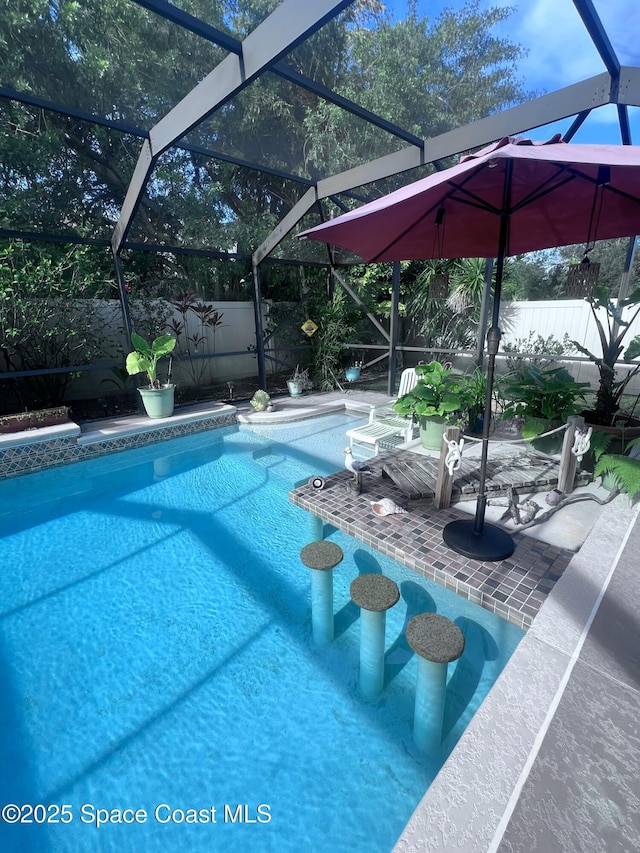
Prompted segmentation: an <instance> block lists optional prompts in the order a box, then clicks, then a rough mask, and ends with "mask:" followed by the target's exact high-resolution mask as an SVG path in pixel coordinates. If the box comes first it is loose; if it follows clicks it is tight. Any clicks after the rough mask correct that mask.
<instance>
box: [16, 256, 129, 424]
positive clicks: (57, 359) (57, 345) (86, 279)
mask: <svg viewBox="0 0 640 853" xmlns="http://www.w3.org/2000/svg"><path fill="white" fill-rule="evenodd" d="M110 275H113V268H112V267H111V269H109V265H108V259H107V256H106V253H105V252H104V251H103V250H97V249H93V248H89V247H86V246H75V247H69V246H61V245H54V246H51V245H45V244H31V243H22V242H21V241H18V240H14V241H9V242H7V243H6V244H5V245H2V246H0V369H2V370H3V371H4V372H12V373H13V372H20V371H41V370H46V369H56V368H64V367H72V366H74V365H82V364H88V363H90V362H91V361H92V360H95V359H96V358H100V357H104V356H105V355H107V353H106V352H105V348H106V343H105V336H106V333H107V331H108V330H109V328H110V327H111V326H112V324H113V319H114V318H113V317H112V316H110V314H109V311H108V310H105V309H104V308H103V305H102V304H101V303H100V302H99V301H98V299H97V297H110V296H111V297H113V296H114V295H115V294H114V285H113V283H112V281H111V280H110ZM72 377H73V374H72V373H65V372H59V373H55V374H51V375H48V376H45V375H32V376H25V377H20V378H18V379H16V380H15V381H13V382H12V390H13V391H14V392H15V393H16V394H17V396H18V400H19V403H20V405H21V407H23V408H24V407H29V408H41V407H43V406H51V405H60V404H61V403H62V402H63V401H64V396H65V391H66V388H67V385H68V384H69V382H70V380H71V379H72Z"/></svg>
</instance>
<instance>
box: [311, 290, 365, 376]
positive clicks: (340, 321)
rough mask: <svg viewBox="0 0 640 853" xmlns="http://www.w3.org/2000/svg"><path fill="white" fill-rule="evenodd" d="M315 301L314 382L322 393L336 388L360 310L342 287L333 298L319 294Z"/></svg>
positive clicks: (313, 315)
mask: <svg viewBox="0 0 640 853" xmlns="http://www.w3.org/2000/svg"><path fill="white" fill-rule="evenodd" d="M311 302H312V306H311V307H310V309H309V316H312V317H313V319H314V322H315V323H316V324H317V325H318V329H317V331H316V332H315V333H314V335H313V337H312V338H311V353H312V355H311V358H312V373H313V379H314V382H315V384H316V386H317V387H318V388H319V389H320V390H321V391H331V390H333V389H334V388H335V387H336V375H337V374H338V372H339V371H340V370H341V366H342V359H343V352H344V346H345V344H346V343H348V341H349V338H350V337H351V335H352V334H353V329H354V326H355V319H356V317H357V311H355V306H354V305H353V303H352V302H351V299H350V297H348V296H347V294H346V293H345V291H344V290H343V289H342V288H341V287H339V286H338V287H336V289H335V291H334V292H333V295H332V296H331V297H330V298H329V299H327V297H326V295H325V294H323V293H322V292H321V291H318V292H317V294H316V296H315V297H314V299H313V300H312V301H311Z"/></svg>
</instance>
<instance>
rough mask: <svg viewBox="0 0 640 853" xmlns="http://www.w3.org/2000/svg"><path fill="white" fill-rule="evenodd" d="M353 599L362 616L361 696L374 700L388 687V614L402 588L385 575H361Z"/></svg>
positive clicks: (354, 584) (357, 579) (351, 589)
mask: <svg viewBox="0 0 640 853" xmlns="http://www.w3.org/2000/svg"><path fill="white" fill-rule="evenodd" d="M349 591H350V593H351V599H352V601H353V602H354V604H357V605H358V607H360V608H361V612H360V679H359V686H360V692H361V693H362V695H363V696H364V697H365V698H367V699H374V698H375V697H376V696H377V695H378V694H379V693H380V692H381V690H382V688H383V686H384V651H385V648H384V647H385V628H386V619H387V610H388V609H389V608H390V607H393V605H394V604H396V603H397V601H398V599H399V598H400V590H399V589H398V585H397V584H396V583H395V582H394V581H392V580H391V578H388V577H385V576H384V575H376V574H366V575H359V576H358V577H357V578H356V579H355V580H353V581H352V582H351V587H350V590H349Z"/></svg>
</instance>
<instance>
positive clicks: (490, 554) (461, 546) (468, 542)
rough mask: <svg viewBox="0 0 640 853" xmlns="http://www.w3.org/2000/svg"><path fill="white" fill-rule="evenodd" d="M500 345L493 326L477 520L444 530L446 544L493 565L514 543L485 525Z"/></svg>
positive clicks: (502, 532)
mask: <svg viewBox="0 0 640 853" xmlns="http://www.w3.org/2000/svg"><path fill="white" fill-rule="evenodd" d="M499 344H500V329H499V328H498V326H497V325H494V326H492V327H491V328H490V329H489V331H488V333H487V352H488V355H489V362H488V366H487V400H486V403H485V409H484V423H483V426H482V454H481V457H480V482H479V484H478V491H479V494H478V502H477V504H476V514H475V517H474V518H468V519H467V518H461V519H458V520H456V521H451V522H449V524H447V525H446V526H445V528H444V530H443V531H442V538H443V539H444V541H445V544H446V545H448V546H449V548H452V549H453V550H454V551H457V552H458V554H463V555H464V556H465V557H471V558H472V559H474V560H481V561H482V562H484V561H487V562H494V561H498V560H506V559H507V557H510V556H511V555H512V554H513V551H514V549H515V543H514V541H513V539H512V538H511V536H510V535H509V534H508V533H507V532H506V530H503V529H502V528H501V527H497V526H496V525H495V524H485V521H484V514H485V510H486V508H487V495H486V493H485V483H486V478H487V454H488V450H489V429H490V424H491V415H492V412H491V399H492V391H493V374H494V371H495V362H496V353H497V352H498V346H499Z"/></svg>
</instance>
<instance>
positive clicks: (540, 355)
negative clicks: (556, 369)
mask: <svg viewBox="0 0 640 853" xmlns="http://www.w3.org/2000/svg"><path fill="white" fill-rule="evenodd" d="M502 350H503V352H506V353H508V352H513V353H526V355H521V356H512V357H510V358H507V359H506V366H507V372H508V373H516V374H520V373H521V372H522V371H523V370H524V369H525V368H526V367H527V366H528V365H529V364H535V365H536V366H537V367H540V368H543V369H544V368H545V366H546V365H548V364H549V363H550V362H551V361H552V360H553V359H552V358H550V356H562V355H571V354H572V353H574V352H575V344H574V343H573V342H572V341H571V340H570V338H569V335H568V334H567V333H566V332H565V334H564V336H563V338H562V340H561V341H559V340H558V339H557V338H555V337H554V336H553V335H549V336H548V337H546V338H543V337H542V335H539V334H537V333H536V332H529V334H528V335H527V337H526V338H516V340H514V341H512V342H507V343H504V344H502Z"/></svg>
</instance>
